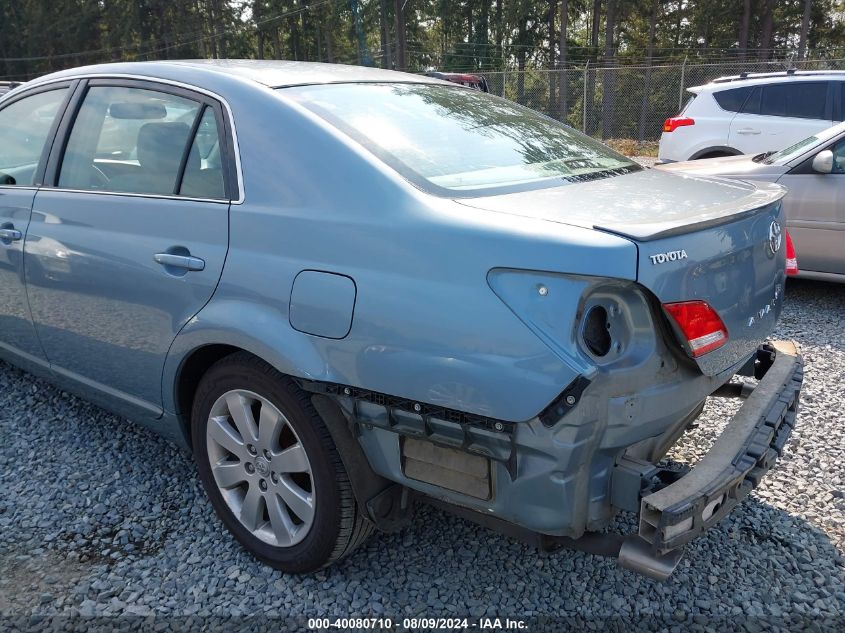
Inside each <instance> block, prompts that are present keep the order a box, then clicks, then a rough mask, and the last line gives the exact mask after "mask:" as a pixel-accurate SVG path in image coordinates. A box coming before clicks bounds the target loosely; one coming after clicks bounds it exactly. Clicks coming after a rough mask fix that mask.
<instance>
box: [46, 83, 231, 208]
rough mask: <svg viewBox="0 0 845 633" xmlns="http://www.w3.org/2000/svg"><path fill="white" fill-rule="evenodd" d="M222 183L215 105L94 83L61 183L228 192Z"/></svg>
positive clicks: (206, 194)
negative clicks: (224, 189) (181, 180)
mask: <svg viewBox="0 0 845 633" xmlns="http://www.w3.org/2000/svg"><path fill="white" fill-rule="evenodd" d="M198 117H199V121H198ZM195 127H196V134H195V135H192V132H193V131H194V129H195ZM183 170H184V171H183ZM183 174H184V179H185V180H184V182H183V183H182V184H181V185H180V176H183ZM222 183H223V170H222V168H221V160H220V148H219V138H218V131H217V123H216V121H215V118H214V111H213V110H212V109H211V108H209V107H207V106H203V105H202V104H201V103H198V102H196V101H193V100H191V99H186V98H184V97H180V96H177V95H172V94H168V93H164V92H158V91H155V90H147V89H143V88H128V87H119V86H93V87H92V88H90V89H89V90H88V93H87V94H86V95H85V99H84V101H83V103H82V106H81V107H80V109H79V114H78V115H77V117H76V120H75V122H74V124H73V129H72V131H71V134H70V139H69V140H68V144H67V148H66V150H65V154H64V158H63V161H62V166H61V171H60V173H59V186H60V187H62V188H67V189H80V190H99V191H111V192H117V193H124V192H125V193H138V194H156V195H171V196H172V195H184V196H190V197H203V198H223V197H224V192H223V185H222Z"/></svg>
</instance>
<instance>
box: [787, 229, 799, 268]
mask: <svg viewBox="0 0 845 633" xmlns="http://www.w3.org/2000/svg"><path fill="white" fill-rule="evenodd" d="M797 274H798V257H797V256H796V255H795V245H794V244H793V243H792V237H791V236H790V235H789V231H786V276H787V277H794V276H795V275H797Z"/></svg>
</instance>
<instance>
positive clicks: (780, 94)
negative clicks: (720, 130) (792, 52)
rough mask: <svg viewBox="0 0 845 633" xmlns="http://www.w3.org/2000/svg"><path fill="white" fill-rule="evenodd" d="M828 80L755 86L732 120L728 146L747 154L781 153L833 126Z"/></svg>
mask: <svg viewBox="0 0 845 633" xmlns="http://www.w3.org/2000/svg"><path fill="white" fill-rule="evenodd" d="M832 90H833V88H832V86H831V83H830V82H828V81H785V82H780V83H772V84H765V85H761V86H755V87H754V89H753V90H752V92H751V94H750V96H749V97H748V99H746V100H745V104H744V105H743V107H742V110H741V111H740V112H739V114H737V115H736V116H735V117H734V118H733V120H732V121H731V127H730V134H729V138H728V144H729V145H730V146H731V147H734V148H736V149H738V150H739V151H740V152H742V153H743V154H758V153H760V152H768V151H777V150H781V149H783V148H785V147H789V146H790V145H792V144H793V143H796V142H798V141H800V140H801V139H803V138H807V137H808V136H812V135H813V134H815V133H816V132H820V131H821V130H824V129H827V128H829V127H830V126H831V125H833V94H832Z"/></svg>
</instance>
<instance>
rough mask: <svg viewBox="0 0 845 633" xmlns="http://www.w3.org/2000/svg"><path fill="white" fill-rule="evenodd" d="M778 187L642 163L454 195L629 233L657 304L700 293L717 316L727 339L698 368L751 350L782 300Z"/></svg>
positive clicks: (732, 361)
mask: <svg viewBox="0 0 845 633" xmlns="http://www.w3.org/2000/svg"><path fill="white" fill-rule="evenodd" d="M784 193H785V189H783V187H780V186H778V185H772V184H768V183H761V184H758V185H754V184H751V183H747V182H742V181H729V180H722V179H718V178H710V177H698V176H690V175H686V174H670V173H665V172H660V171H658V170H647V171H643V172H637V173H634V174H629V175H626V176H618V177H615V178H608V179H604V180H598V181H593V182H589V183H584V184H578V185H569V186H562V187H554V188H549V189H542V190H535V191H528V192H522V193H515V194H507V195H503V196H491V197H486V198H473V199H469V200H468V199H462V200H461V202H462V203H463V204H469V205H471V206H475V207H479V208H484V209H488V210H491V211H498V212H502V213H512V214H517V215H526V216H530V217H538V218H543V219H547V220H550V221H554V222H561V223H565V224H573V225H577V226H584V227H589V228H593V229H596V230H600V231H604V232H608V233H613V234H616V235H619V236H622V237H625V238H627V239H629V240H631V241H632V242H634V243H635V244H636V245H637V249H638V255H639V257H638V264H637V272H636V275H637V281H638V283H640V284H642V285H643V286H645V287H646V288H648V289H649V290H650V291H651V292H652V293H653V294H654V295H655V296H656V297H657V299H658V300H659V301H660V303H662V304H666V303H674V302H680V301H693V300H702V301H706V302H707V303H708V304H709V305H710V306H711V307H712V308H713V309H715V310H716V312H717V313H718V314H719V316H720V317H721V319H722V321H723V322H724V324H725V326H726V327H727V330H728V342H727V343H726V344H725V345H723V346H722V347H720V348H718V349H716V350H713V351H711V352H708V353H707V354H704V355H702V356H700V357H699V358H697V359H696V362H697V363H698V366H699V367H700V369H701V371H702V372H703V373H705V374H707V375H715V374H717V373H719V372H721V371H724V370H725V369H728V368H730V367H732V366H734V365H736V364H737V363H738V362H740V361H742V360H743V359H744V358H746V357H747V356H748V355H749V354H751V353H753V351H754V350H755V349H756V347H757V346H758V345H759V344H760V343H762V342H763V341H764V340H765V339H766V338H767V337H768V335H769V334H770V333H771V331H772V330H773V329H774V325H775V322H776V320H777V318H778V315H779V314H780V311H781V309H782V307H783V288H784V282H785V272H784V268H785V259H786V256H785V252H786V246H785V238H784V236H783V230H784V223H783V217H782V205H781V202H780V200H781V198H782V197H783V195H784ZM778 235H780V239H779V240H778V239H777V236H778ZM772 246H775V247H776V248H774V249H773V248H772ZM561 272H566V271H561Z"/></svg>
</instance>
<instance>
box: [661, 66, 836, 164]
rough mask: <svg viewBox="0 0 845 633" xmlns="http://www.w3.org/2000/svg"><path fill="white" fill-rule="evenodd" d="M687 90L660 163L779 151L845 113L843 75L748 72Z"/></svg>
mask: <svg viewBox="0 0 845 633" xmlns="http://www.w3.org/2000/svg"><path fill="white" fill-rule="evenodd" d="M688 91H689V92H691V93H692V97H691V98H690V100H689V101H687V104H686V105H685V106H684V108H683V110H681V112H680V114H678V115H677V116H674V117H671V118H669V119H666V122H665V123H664V124H663V134H662V135H661V137H660V150H659V151H658V163H670V162H675V161H680V160H693V159H696V158H715V157H717V156H733V155H738V154H757V153H760V152H768V151H773V150H780V149H783V148H784V147H789V146H790V145H792V144H793V143H796V142H798V141H800V140H801V139H804V138H807V137H808V136H812V135H813V134H815V133H816V132H820V131H821V130H824V129H826V128H829V127H830V126H831V125H833V124H834V123H838V122H839V121H842V119H843V115H844V114H845V72H843V71H796V70H787V71H783V72H778V73H759V74H750V73H743V74H741V75H736V76H733V77H720V78H719V79H714V80H713V81H712V82H710V83H709V84H706V85H704V86H696V87H694V88H688Z"/></svg>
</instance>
